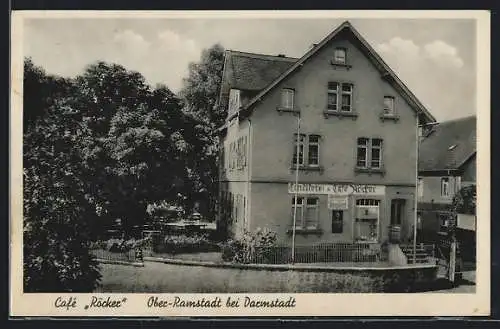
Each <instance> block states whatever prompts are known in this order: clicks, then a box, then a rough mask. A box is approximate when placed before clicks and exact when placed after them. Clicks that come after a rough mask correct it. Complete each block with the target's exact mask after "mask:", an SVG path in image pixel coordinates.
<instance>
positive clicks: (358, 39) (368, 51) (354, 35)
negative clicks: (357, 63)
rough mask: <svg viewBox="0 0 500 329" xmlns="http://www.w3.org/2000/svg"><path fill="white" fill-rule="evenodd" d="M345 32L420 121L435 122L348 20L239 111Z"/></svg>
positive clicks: (250, 107)
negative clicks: (415, 112)
mask: <svg viewBox="0 0 500 329" xmlns="http://www.w3.org/2000/svg"><path fill="white" fill-rule="evenodd" d="M343 32H346V35H348V36H350V37H351V39H352V40H353V41H354V42H355V43H356V44H357V45H358V46H359V48H360V50H361V51H363V52H364V53H365V55H366V56H367V57H368V59H369V60H370V61H371V62H372V63H373V64H374V65H375V66H376V67H377V69H378V70H379V71H380V73H381V75H382V76H383V77H384V78H386V79H387V81H388V82H390V83H392V84H393V86H395V87H396V88H398V89H399V92H400V93H401V95H402V96H403V97H404V98H405V100H406V101H407V102H408V103H409V104H410V106H411V107H412V108H413V109H414V110H415V111H417V112H418V113H419V117H420V119H421V123H426V122H435V121H436V119H435V118H434V117H433V116H432V114H431V113H430V112H429V111H428V110H427V109H426V108H425V106H424V105H423V104H422V103H420V101H419V100H418V99H417V98H416V97H415V95H413V93H412V92H411V91H410V90H409V89H408V88H407V87H406V86H405V84H404V83H403V82H402V81H401V80H400V79H399V78H398V77H397V76H396V74H395V73H394V72H393V71H392V70H391V69H390V68H389V66H388V65H387V64H386V63H385V62H384V61H383V60H382V58H381V57H380V56H379V55H378V54H377V53H376V52H375V50H374V49H373V48H372V47H371V46H370V45H369V44H368V43H367V42H366V40H364V38H363V37H362V36H361V35H360V34H359V32H357V31H356V30H355V29H354V27H353V26H352V25H351V23H349V22H348V21H346V22H344V23H342V24H341V25H340V26H339V27H337V28H336V29H335V30H334V31H333V32H332V33H330V34H329V35H328V36H327V37H326V38H324V39H323V40H322V41H321V42H320V43H318V44H317V45H316V46H315V47H313V48H312V49H311V50H309V51H308V52H307V53H306V54H305V55H304V56H302V57H301V58H300V59H299V60H297V61H296V62H295V63H293V65H291V66H290V67H289V68H288V69H286V70H285V71H284V72H283V73H281V74H280V75H279V76H278V77H277V78H276V79H275V80H274V81H272V82H271V83H269V84H268V85H267V86H266V87H265V88H264V89H262V90H261V91H260V92H259V93H258V94H257V95H256V96H255V97H253V98H252V99H251V100H250V101H249V102H248V103H247V104H246V105H244V106H243V107H242V108H241V110H240V112H242V111H243V112H246V113H249V112H250V111H251V110H252V108H253V107H254V106H255V104H256V103H257V102H259V101H260V100H261V99H262V98H263V97H264V96H265V95H266V94H267V93H269V92H270V91H271V90H272V89H273V88H275V87H276V86H277V85H278V84H279V83H280V82H281V81H283V80H284V79H285V78H287V77H288V76H289V75H290V74H292V73H294V72H295V71H296V70H297V69H299V68H300V67H301V66H302V65H304V63H305V62H306V61H307V60H308V59H309V58H311V57H312V56H314V54H316V53H317V52H318V51H319V50H320V49H321V48H323V47H324V46H325V45H327V44H328V43H329V42H330V41H331V40H332V39H334V38H335V37H336V36H338V35H339V34H340V33H343Z"/></svg>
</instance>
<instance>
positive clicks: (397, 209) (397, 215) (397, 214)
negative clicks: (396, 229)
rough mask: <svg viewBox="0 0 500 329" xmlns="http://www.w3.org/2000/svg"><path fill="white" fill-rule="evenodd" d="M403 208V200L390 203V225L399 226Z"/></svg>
mask: <svg viewBox="0 0 500 329" xmlns="http://www.w3.org/2000/svg"><path fill="white" fill-rule="evenodd" d="M404 207H405V200H404V199H394V200H392V202H391V225H401V222H402V218H403V212H404Z"/></svg>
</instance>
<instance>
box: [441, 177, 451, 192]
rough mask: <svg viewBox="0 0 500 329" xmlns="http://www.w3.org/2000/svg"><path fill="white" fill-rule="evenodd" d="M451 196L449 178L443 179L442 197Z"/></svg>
mask: <svg viewBox="0 0 500 329" xmlns="http://www.w3.org/2000/svg"><path fill="white" fill-rule="evenodd" d="M449 195H450V181H449V179H448V177H443V178H441V196H449Z"/></svg>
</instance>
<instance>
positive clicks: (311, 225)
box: [291, 197, 319, 229]
mask: <svg viewBox="0 0 500 329" xmlns="http://www.w3.org/2000/svg"><path fill="white" fill-rule="evenodd" d="M318 206H319V200H318V198H315V197H312V198H311V197H309V198H303V197H297V209H296V212H295V198H292V214H291V215H292V221H293V218H294V216H296V217H295V228H300V229H316V228H317V227H318V214H319V207H318Z"/></svg>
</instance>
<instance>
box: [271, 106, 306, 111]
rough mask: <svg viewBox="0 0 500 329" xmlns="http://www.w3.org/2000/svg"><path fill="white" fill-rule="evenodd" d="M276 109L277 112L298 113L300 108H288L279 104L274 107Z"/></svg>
mask: <svg viewBox="0 0 500 329" xmlns="http://www.w3.org/2000/svg"><path fill="white" fill-rule="evenodd" d="M276 111H278V112H279V113H300V110H298V109H295V108H293V109H289V108H286V107H280V106H278V107H277V108H276Z"/></svg>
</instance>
